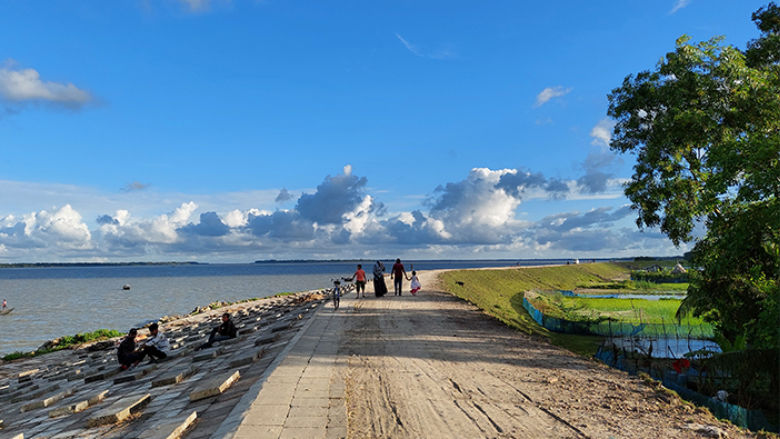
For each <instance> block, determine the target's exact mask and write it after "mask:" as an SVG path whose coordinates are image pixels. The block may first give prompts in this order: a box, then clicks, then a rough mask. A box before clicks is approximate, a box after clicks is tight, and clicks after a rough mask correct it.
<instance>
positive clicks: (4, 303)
mask: <svg viewBox="0 0 780 439" xmlns="http://www.w3.org/2000/svg"><path fill="white" fill-rule="evenodd" d="M6 308H8V301H6V300H5V299H3V310H5V309H6Z"/></svg>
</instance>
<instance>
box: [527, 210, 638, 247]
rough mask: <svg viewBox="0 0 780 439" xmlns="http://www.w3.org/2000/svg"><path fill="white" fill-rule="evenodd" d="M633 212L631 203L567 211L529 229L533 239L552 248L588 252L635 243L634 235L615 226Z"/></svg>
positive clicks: (544, 219) (547, 218)
mask: <svg viewBox="0 0 780 439" xmlns="http://www.w3.org/2000/svg"><path fill="white" fill-rule="evenodd" d="M630 214H631V208H630V207H628V206H622V207H619V208H616V209H615V208H612V207H601V208H598V209H593V210H590V211H588V212H584V213H580V212H565V213H559V214H555V215H551V216H547V217H545V218H543V219H541V220H539V221H538V222H537V223H536V224H534V226H533V227H531V228H530V229H529V230H530V233H531V236H532V239H533V240H535V241H536V242H537V243H538V244H539V245H541V246H545V247H547V248H550V249H555V250H568V251H587V252H595V251H599V250H603V249H609V248H616V249H622V248H625V247H627V246H630V245H631V241H630V239H631V238H630V237H628V236H626V235H625V233H624V231H622V230H621V231H616V230H614V228H613V227H612V226H613V225H614V224H615V223H616V222H618V221H620V220H622V219H623V218H626V217H627V216H629V215H630Z"/></svg>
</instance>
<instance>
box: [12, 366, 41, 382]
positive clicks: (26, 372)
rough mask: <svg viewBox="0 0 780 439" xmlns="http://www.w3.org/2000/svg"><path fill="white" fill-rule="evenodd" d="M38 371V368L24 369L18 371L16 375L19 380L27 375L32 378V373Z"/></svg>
mask: <svg viewBox="0 0 780 439" xmlns="http://www.w3.org/2000/svg"><path fill="white" fill-rule="evenodd" d="M39 371H40V369H28V370H25V371H22V372H19V374H18V375H16V377H17V378H18V379H19V380H20V382H21V379H22V378H27V377H30V378H32V376H33V375H35V374H36V373H38V372H39Z"/></svg>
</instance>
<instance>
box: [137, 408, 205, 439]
mask: <svg viewBox="0 0 780 439" xmlns="http://www.w3.org/2000/svg"><path fill="white" fill-rule="evenodd" d="M197 418H198V412H194V411H193V412H192V413H190V414H189V415H186V412H185V415H184V416H180V417H179V418H178V419H174V420H172V421H171V422H166V423H163V424H159V425H157V426H155V427H152V428H150V429H148V430H145V431H143V432H142V433H141V434H140V435H139V436H138V439H179V438H180V437H182V436H183V435H184V433H185V432H186V431H187V430H188V429H189V428H190V427H191V426H192V425H193V424H194V423H195V421H196V420H197Z"/></svg>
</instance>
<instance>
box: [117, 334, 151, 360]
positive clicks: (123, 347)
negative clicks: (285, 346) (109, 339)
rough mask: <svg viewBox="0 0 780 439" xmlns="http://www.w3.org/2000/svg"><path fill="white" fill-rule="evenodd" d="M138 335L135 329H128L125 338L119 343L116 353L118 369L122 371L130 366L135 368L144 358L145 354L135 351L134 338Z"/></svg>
mask: <svg viewBox="0 0 780 439" xmlns="http://www.w3.org/2000/svg"><path fill="white" fill-rule="evenodd" d="M136 335H138V330H137V329H135V328H132V329H130V331H128V332H127V337H125V338H124V340H122V342H121V343H119V348H118V352H117V358H118V359H119V367H121V368H122V369H128V368H130V367H131V366H135V365H136V364H138V363H140V362H141V360H143V359H144V357H145V356H146V352H144V351H143V350H141V351H136V350H135V336H136Z"/></svg>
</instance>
